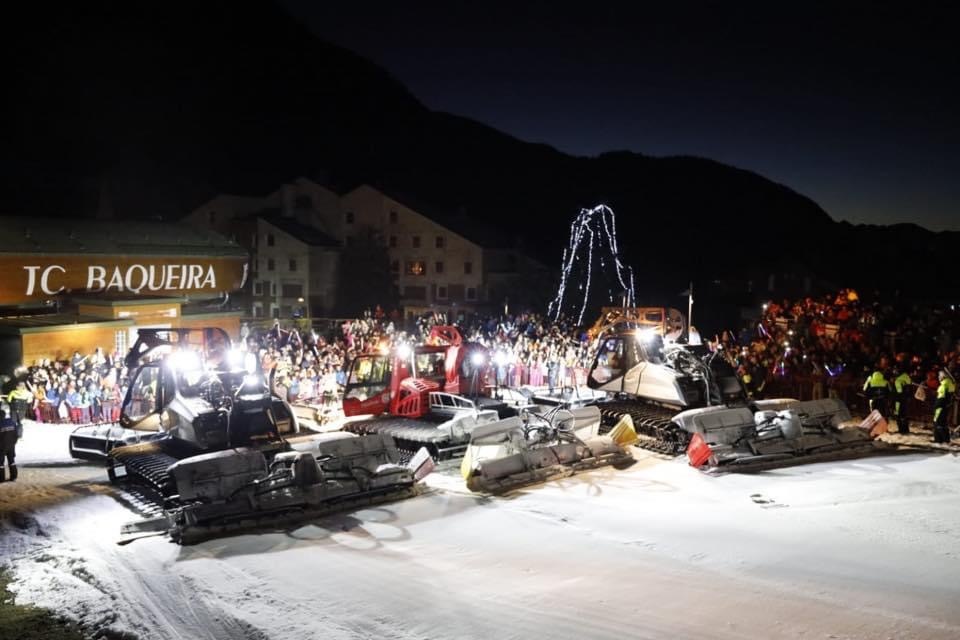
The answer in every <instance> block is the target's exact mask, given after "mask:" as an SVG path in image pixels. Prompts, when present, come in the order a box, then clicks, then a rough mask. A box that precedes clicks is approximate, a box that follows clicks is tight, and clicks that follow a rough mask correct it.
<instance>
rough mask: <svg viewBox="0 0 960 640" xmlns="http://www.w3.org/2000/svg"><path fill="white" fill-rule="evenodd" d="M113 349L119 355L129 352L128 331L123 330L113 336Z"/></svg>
mask: <svg viewBox="0 0 960 640" xmlns="http://www.w3.org/2000/svg"><path fill="white" fill-rule="evenodd" d="M113 348H114V349H115V350H116V352H117V353H126V352H127V330H126V329H121V330H120V331H117V332H116V333H115V334H113Z"/></svg>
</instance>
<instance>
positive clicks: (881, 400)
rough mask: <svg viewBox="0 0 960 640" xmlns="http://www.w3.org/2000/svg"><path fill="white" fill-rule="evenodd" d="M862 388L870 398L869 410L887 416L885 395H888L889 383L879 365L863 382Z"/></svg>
mask: <svg viewBox="0 0 960 640" xmlns="http://www.w3.org/2000/svg"><path fill="white" fill-rule="evenodd" d="M863 390H864V391H865V392H866V394H867V398H869V399H870V410H871V411H873V410H877V411H879V412H880V415H882V416H883V417H886V416H887V396H889V395H890V383H889V382H887V377H886V376H885V375H883V371H881V370H880V367H877V368H876V369H874V370H873V373H871V374H870V376H869V377H868V378H867V381H866V382H864V383H863Z"/></svg>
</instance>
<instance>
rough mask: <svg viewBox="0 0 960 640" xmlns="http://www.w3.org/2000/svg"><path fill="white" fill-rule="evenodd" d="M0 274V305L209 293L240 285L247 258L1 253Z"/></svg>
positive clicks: (224, 291) (225, 291)
mask: <svg viewBox="0 0 960 640" xmlns="http://www.w3.org/2000/svg"><path fill="white" fill-rule="evenodd" d="M0 276H3V277H2V278H0V304H16V303H20V302H26V301H30V300H38V299H39V300H43V299H47V298H52V297H55V296H59V295H64V294H79V293H104V294H110V295H121V296H123V295H127V296H132V297H136V296H180V295H206V296H212V295H218V294H221V293H229V292H232V291H236V290H238V289H241V288H242V287H243V285H244V281H245V280H246V276H247V262H246V259H245V258H242V257H217V258H174V257H169V258H162V257H159V258H155V257H149V258H145V257H142V256H141V257H136V258H133V257H131V258H123V257H117V258H109V259H103V260H98V259H96V258H92V257H91V256H76V255H74V256H42V257H41V256H16V257H13V256H10V257H7V256H3V257H0Z"/></svg>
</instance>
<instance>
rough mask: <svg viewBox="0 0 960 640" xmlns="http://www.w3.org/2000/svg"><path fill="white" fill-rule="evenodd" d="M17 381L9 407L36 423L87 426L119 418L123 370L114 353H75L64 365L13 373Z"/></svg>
mask: <svg viewBox="0 0 960 640" xmlns="http://www.w3.org/2000/svg"><path fill="white" fill-rule="evenodd" d="M14 376H15V378H16V379H17V380H19V382H18V384H17V386H16V388H15V389H14V390H13V391H12V392H11V395H10V398H9V404H10V408H11V411H14V400H16V401H17V403H16V404H17V405H18V411H15V413H16V412H20V413H22V414H25V415H26V416H27V417H29V418H31V419H34V420H36V421H38V422H71V423H74V424H90V423H96V422H111V421H115V420H116V419H117V418H118V417H119V411H120V404H121V402H122V401H123V397H124V395H125V393H126V387H125V384H126V382H127V370H126V367H125V366H124V364H123V359H122V357H120V356H119V355H118V354H117V353H115V352H111V353H106V352H105V351H104V350H103V349H102V348H99V347H98V348H97V349H95V350H94V351H93V353H90V354H87V355H82V354H81V353H80V352H79V351H75V352H74V353H73V355H72V356H71V357H70V358H69V359H68V360H64V361H58V360H42V361H40V362H37V363H35V364H34V365H31V366H29V367H25V368H24V367H21V369H20V370H18V371H16V372H14Z"/></svg>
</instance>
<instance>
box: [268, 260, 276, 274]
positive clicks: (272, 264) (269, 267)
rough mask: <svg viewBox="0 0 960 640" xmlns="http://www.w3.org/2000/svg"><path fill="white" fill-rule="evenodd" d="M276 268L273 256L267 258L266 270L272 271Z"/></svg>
mask: <svg viewBox="0 0 960 640" xmlns="http://www.w3.org/2000/svg"><path fill="white" fill-rule="evenodd" d="M276 268H277V263H276V262H274V261H273V258H267V271H273V270H274V269H276Z"/></svg>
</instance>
